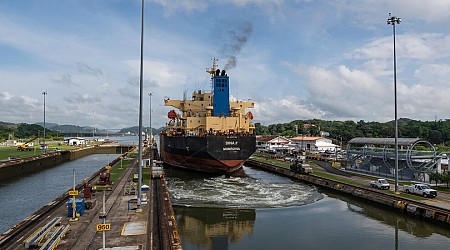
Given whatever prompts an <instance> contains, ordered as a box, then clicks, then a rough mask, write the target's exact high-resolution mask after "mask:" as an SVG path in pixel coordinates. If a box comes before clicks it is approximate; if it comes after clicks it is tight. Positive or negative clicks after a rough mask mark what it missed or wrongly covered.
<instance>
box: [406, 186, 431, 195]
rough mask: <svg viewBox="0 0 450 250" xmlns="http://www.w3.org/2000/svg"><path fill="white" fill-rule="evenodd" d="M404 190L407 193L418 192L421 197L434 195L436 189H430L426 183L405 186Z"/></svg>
mask: <svg viewBox="0 0 450 250" xmlns="http://www.w3.org/2000/svg"><path fill="white" fill-rule="evenodd" d="M405 192H406V193H408V194H418V195H422V196H423V197H433V198H434V197H436V196H437V191H436V190H434V189H432V188H431V187H430V186H428V185H427V184H414V185H411V186H407V187H405Z"/></svg>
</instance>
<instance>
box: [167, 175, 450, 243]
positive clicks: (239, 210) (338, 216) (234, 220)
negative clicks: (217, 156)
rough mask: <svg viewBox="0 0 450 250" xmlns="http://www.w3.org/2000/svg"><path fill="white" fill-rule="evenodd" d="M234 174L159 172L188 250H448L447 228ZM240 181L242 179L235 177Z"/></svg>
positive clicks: (276, 179)
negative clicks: (166, 187)
mask: <svg viewBox="0 0 450 250" xmlns="http://www.w3.org/2000/svg"><path fill="white" fill-rule="evenodd" d="M244 172H245V173H244V174H242V173H241V174H240V175H239V177H226V176H213V175H205V174H199V173H193V172H186V171H182V170H178V169H172V168H167V169H166V177H167V182H168V187H169V189H170V192H171V197H172V198H171V201H172V204H173V205H174V212H175V216H176V220H177V224H178V229H179V233H180V235H181V238H182V243H183V248H184V249H187V250H190V249H347V250H348V249H427V250H431V249H449V247H450V227H448V226H442V225H435V224H431V223H428V222H425V221H423V220H419V219H415V218H413V217H410V216H405V215H401V214H398V213H396V212H394V211H391V210H387V209H385V208H382V207H379V206H377V205H374V204H372V203H368V202H362V201H360V200H357V199H354V198H352V197H348V196H343V195H341V194H338V193H334V192H330V191H327V190H322V189H317V188H316V187H314V186H312V185H308V184H304V183H301V182H298V181H294V180H292V179H290V178H287V177H281V176H278V175H275V174H272V173H269V172H266V171H263V170H259V169H255V168H251V167H245V166H244ZM243 176H244V177H243Z"/></svg>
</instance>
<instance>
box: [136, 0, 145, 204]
mask: <svg viewBox="0 0 450 250" xmlns="http://www.w3.org/2000/svg"><path fill="white" fill-rule="evenodd" d="M143 60H144V0H142V13H141V65H140V79H139V141H138V143H139V144H138V145H139V148H138V149H139V150H138V193H137V194H138V197H137V209H136V212H137V213H141V212H142V208H141V199H142V106H143V105H142V104H143V95H144V62H143Z"/></svg>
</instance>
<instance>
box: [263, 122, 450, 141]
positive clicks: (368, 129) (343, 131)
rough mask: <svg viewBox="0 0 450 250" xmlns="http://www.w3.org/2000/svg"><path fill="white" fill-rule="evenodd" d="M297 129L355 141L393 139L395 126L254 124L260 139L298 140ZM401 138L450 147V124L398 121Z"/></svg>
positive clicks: (342, 123) (368, 124)
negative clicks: (296, 138)
mask: <svg viewBox="0 0 450 250" xmlns="http://www.w3.org/2000/svg"><path fill="white" fill-rule="evenodd" d="M295 125H297V128H298V134H299V135H301V134H303V135H312V136H319V135H320V131H325V132H328V133H329V136H327V137H329V138H335V139H337V140H341V138H342V140H343V141H344V142H345V141H349V140H350V139H352V138H354V137H379V138H382V137H394V122H393V121H392V122H386V123H380V122H365V121H362V120H361V121H358V122H354V121H324V120H318V119H313V120H296V121H292V122H289V123H281V124H272V125H269V126H263V125H261V124H259V123H257V124H255V126H256V133H257V134H258V135H268V134H275V135H285V136H295V131H296V128H295ZM398 136H399V137H405V138H406V137H409V138H421V139H425V140H427V141H429V142H431V143H433V144H437V145H438V144H441V145H442V144H443V145H446V146H450V121H442V120H439V121H424V122H423V121H416V120H411V119H405V118H402V119H399V120H398Z"/></svg>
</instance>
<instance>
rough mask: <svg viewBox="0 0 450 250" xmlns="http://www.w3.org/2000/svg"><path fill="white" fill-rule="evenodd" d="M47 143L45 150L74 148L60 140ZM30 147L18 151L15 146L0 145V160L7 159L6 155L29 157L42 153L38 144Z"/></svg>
mask: <svg viewBox="0 0 450 250" xmlns="http://www.w3.org/2000/svg"><path fill="white" fill-rule="evenodd" d="M47 144H48V149H47V152H48V151H53V150H56V149H59V150H72V149H74V148H75V147H74V146H68V145H64V144H61V142H59V141H50V142H48V143H47ZM30 148H31V151H18V150H17V147H15V146H10V147H6V146H2V147H0V160H5V159H8V157H11V158H26V157H31V156H38V155H41V154H43V153H44V150H42V149H40V147H39V146H33V147H30Z"/></svg>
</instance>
